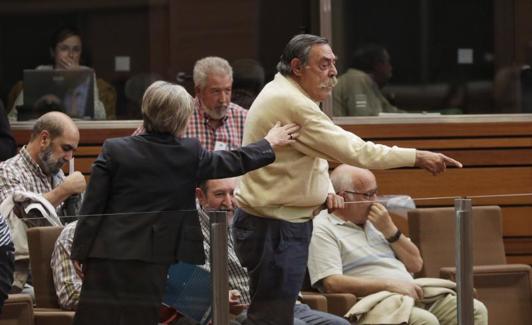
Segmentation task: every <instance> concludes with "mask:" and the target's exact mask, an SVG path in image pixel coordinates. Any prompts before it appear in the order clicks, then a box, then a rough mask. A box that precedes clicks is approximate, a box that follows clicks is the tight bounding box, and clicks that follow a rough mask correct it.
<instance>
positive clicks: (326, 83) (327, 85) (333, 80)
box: [320, 77, 338, 88]
mask: <svg viewBox="0 0 532 325" xmlns="http://www.w3.org/2000/svg"><path fill="white" fill-rule="evenodd" d="M337 83H338V80H337V79H336V77H332V78H329V79H328V80H327V81H324V82H322V83H321V84H320V88H333V87H334V86H336V84H337Z"/></svg>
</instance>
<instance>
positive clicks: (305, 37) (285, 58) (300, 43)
mask: <svg viewBox="0 0 532 325" xmlns="http://www.w3.org/2000/svg"><path fill="white" fill-rule="evenodd" d="M316 44H329V41H328V40H327V39H326V38H325V37H321V36H316V35H312V34H299V35H296V36H294V37H292V39H291V40H290V41H289V42H288V44H286V46H285V48H284V50H283V54H281V58H280V61H279V63H277V71H279V72H280V73H281V74H282V75H284V76H289V75H291V74H292V68H291V66H290V62H291V61H292V60H293V59H295V58H298V59H299V60H300V61H301V64H302V65H305V64H307V62H308V55H309V52H310V48H311V47H312V46H313V45H316Z"/></svg>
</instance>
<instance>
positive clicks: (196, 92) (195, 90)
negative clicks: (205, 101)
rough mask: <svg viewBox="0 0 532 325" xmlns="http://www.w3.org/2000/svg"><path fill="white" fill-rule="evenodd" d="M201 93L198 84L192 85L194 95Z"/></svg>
mask: <svg viewBox="0 0 532 325" xmlns="http://www.w3.org/2000/svg"><path fill="white" fill-rule="evenodd" d="M200 93H201V88H200V86H194V97H198V95H199V94H200Z"/></svg>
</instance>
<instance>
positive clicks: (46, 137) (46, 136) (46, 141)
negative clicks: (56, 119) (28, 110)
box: [39, 130, 52, 148]
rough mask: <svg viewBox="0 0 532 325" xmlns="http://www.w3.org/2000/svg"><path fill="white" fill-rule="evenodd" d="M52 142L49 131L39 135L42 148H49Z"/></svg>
mask: <svg viewBox="0 0 532 325" xmlns="http://www.w3.org/2000/svg"><path fill="white" fill-rule="evenodd" d="M51 141H52V138H51V137H50V133H49V132H48V130H42V131H41V133H40V134H39V144H40V145H41V146H42V147H45V148H46V147H48V146H49V145H50V142H51Z"/></svg>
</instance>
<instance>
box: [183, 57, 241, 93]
mask: <svg viewBox="0 0 532 325" xmlns="http://www.w3.org/2000/svg"><path fill="white" fill-rule="evenodd" d="M209 74H223V75H227V76H229V78H231V80H233V68H231V65H229V62H227V60H226V59H223V58H220V57H217V56H208V57H205V58H203V59H201V60H198V61H196V63H195V64H194V71H193V73H192V75H193V76H192V77H193V78H194V86H196V87H200V88H202V89H203V88H204V87H205V85H206V84H207V78H208V76H209Z"/></svg>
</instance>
